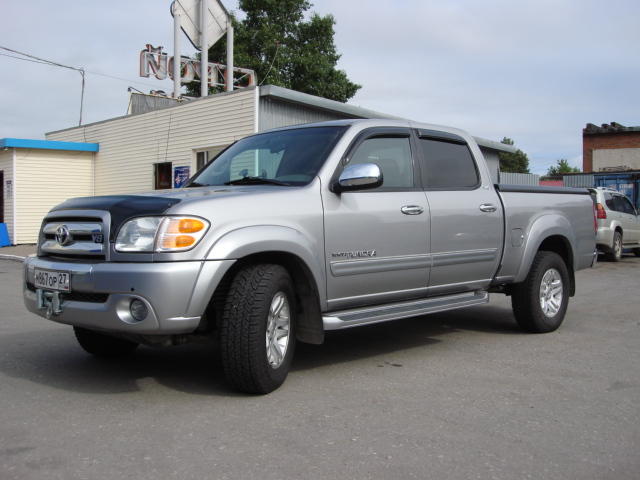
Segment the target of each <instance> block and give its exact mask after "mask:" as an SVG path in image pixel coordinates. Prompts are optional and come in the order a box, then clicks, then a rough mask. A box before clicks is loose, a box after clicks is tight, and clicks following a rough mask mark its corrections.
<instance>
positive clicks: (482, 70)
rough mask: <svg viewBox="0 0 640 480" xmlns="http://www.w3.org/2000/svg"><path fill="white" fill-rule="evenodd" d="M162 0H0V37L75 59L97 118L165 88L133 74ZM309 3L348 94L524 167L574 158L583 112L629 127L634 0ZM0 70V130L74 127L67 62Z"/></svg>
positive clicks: (636, 120)
mask: <svg viewBox="0 0 640 480" xmlns="http://www.w3.org/2000/svg"><path fill="white" fill-rule="evenodd" d="M223 3H224V4H225V6H226V7H227V8H228V9H229V10H235V9H237V1H231V0H223ZM169 4H170V1H169V0H129V1H124V0H112V1H109V2H98V1H94V0H62V1H59V2H51V1H50V0H49V1H45V0H30V1H25V0H3V2H2V7H1V11H2V17H3V27H2V30H1V31H0V45H2V46H5V47H9V48H13V49H16V50H21V51H24V52H28V53H31V54H33V55H37V56H41V57H45V58H48V59H51V60H55V61H58V62H60V63H64V64H68V65H72V66H78V67H80V66H81V67H84V68H85V69H86V70H88V71H89V72H90V73H88V75H87V87H86V94H85V113H84V121H85V122H94V121H98V120H104V119H107V118H111V117H115V116H120V115H123V114H125V113H126V110H127V103H128V93H127V87H128V86H132V87H135V88H138V89H140V90H143V91H148V90H150V89H158V88H161V89H164V90H166V91H171V89H172V88H171V83H170V82H168V81H164V82H161V81H158V80H155V79H153V78H149V79H146V78H141V77H139V76H138V58H139V52H140V50H141V49H143V48H144V46H145V44H146V43H151V44H152V45H154V46H158V45H162V46H164V47H165V48H166V49H167V50H168V51H169V52H171V51H172V46H171V45H172V41H173V40H172V38H173V37H172V35H173V34H172V17H171V15H170V13H169ZM313 10H314V11H316V12H318V13H320V14H328V13H331V14H333V15H334V17H335V20H336V37H335V41H336V45H337V48H338V51H339V52H340V53H342V59H341V60H340V63H339V67H340V68H341V69H343V70H345V71H346V72H347V74H348V75H349V77H350V78H351V79H352V80H353V81H355V82H356V83H359V84H361V85H362V86H363V87H362V89H361V90H360V91H359V92H358V94H357V95H356V96H355V97H354V98H353V99H352V100H351V101H350V103H352V104H355V105H359V106H362V107H366V108H370V109H373V110H378V111H381V112H385V113H389V114H393V115H398V116H401V117H406V118H411V119H414V120H420V121H425V122H430V123H437V124H443V125H451V126H455V127H460V128H463V129H465V130H467V131H469V132H470V133H472V134H473V135H479V136H482V137H486V138H490V139H493V140H500V139H502V137H504V136H507V137H511V138H513V139H514V140H515V142H516V146H518V147H519V148H521V149H522V150H524V151H525V152H527V153H528V155H529V158H530V161H531V162H530V166H531V170H532V171H533V172H534V173H544V172H545V171H546V170H547V168H548V167H549V165H552V164H554V163H555V161H556V160H557V159H559V158H567V159H569V161H570V163H572V164H574V165H577V166H581V161H582V160H581V159H582V136H581V135H582V134H581V132H582V128H583V127H584V126H585V124H586V123H587V122H591V123H595V124H600V123H609V122H611V121H616V122H619V123H622V124H623V125H640V61H639V55H638V52H639V46H640V28H639V27H640V2H639V1H638V0H628V1H626V0H609V1H607V2H604V1H602V0H598V1H591V0H567V1H562V0H554V1H547V0H536V1H530V2H527V1H513V0H505V1H493V0H484V1H480V0H460V1H455V0H448V1H442V0H438V1H430V0H393V1H392V0H369V1H366V2H364V1H353V0H351V1H349V0H316V1H315V2H314V7H313ZM187 44H188V42H187V40H186V39H184V42H183V45H185V47H186V46H187ZM189 47H190V46H189ZM186 50H187V51H186V52H185V53H187V54H191V53H193V52H194V50H193V48H191V47H190V48H188V49H186ZM0 53H1V54H3V55H5V54H9V53H8V52H6V51H1V50H0ZM0 72H1V75H0V138H3V137H18V138H44V133H45V132H47V131H51V130H58V129H62V128H66V127H70V126H74V125H77V122H78V113H79V103H80V75H79V73H77V72H74V71H71V70H65V69H61V68H57V67H51V66H45V65H40V64H35V63H30V62H25V61H20V60H16V59H13V58H9V57H6V56H0ZM96 73H101V74H107V75H111V76H114V77H119V78H108V77H104V76H99V75H96ZM267 83H268V82H267Z"/></svg>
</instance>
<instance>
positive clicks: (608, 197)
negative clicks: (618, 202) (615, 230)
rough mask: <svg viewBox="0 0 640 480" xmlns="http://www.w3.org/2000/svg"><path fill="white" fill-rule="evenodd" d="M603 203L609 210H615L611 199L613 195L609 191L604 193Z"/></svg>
mask: <svg viewBox="0 0 640 480" xmlns="http://www.w3.org/2000/svg"><path fill="white" fill-rule="evenodd" d="M604 203H605V204H606V205H607V208H608V209H609V210H614V211H615V210H616V206H615V203H614V201H613V196H612V195H611V194H610V193H605V194H604Z"/></svg>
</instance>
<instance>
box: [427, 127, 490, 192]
mask: <svg viewBox="0 0 640 480" xmlns="http://www.w3.org/2000/svg"><path fill="white" fill-rule="evenodd" d="M420 146H421V147H422V158H421V161H422V164H421V175H422V184H423V186H424V187H425V188H426V189H428V190H471V189H474V188H476V187H477V186H478V185H479V183H480V176H479V175H478V169H477V168H476V163H475V161H474V160H473V156H472V155H471V151H470V150H469V147H468V146H467V145H466V144H463V143H456V142H449V141H446V140H439V139H433V138H420Z"/></svg>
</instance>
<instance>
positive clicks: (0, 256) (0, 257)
mask: <svg viewBox="0 0 640 480" xmlns="http://www.w3.org/2000/svg"><path fill="white" fill-rule="evenodd" d="M25 258H27V257H21V256H20V255H7V254H2V253H0V260H11V261H14V262H20V263H22V262H24V259H25Z"/></svg>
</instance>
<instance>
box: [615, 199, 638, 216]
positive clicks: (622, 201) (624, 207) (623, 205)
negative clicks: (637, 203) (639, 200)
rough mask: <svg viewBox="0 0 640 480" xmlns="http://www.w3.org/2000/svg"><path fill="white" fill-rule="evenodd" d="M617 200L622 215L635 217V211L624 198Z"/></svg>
mask: <svg viewBox="0 0 640 480" xmlns="http://www.w3.org/2000/svg"><path fill="white" fill-rule="evenodd" d="M619 198H620V207H621V208H622V210H621V211H622V212H624V213H628V214H629V215H635V214H636V211H635V209H634V208H633V205H632V204H631V202H630V201H629V199H628V198H626V197H619Z"/></svg>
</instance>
